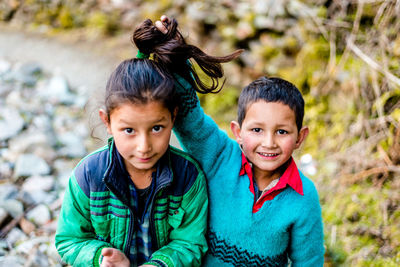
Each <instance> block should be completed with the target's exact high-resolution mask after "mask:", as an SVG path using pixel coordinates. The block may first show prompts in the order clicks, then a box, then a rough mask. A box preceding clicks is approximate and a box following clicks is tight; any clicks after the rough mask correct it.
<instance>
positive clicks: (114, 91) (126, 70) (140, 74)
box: [105, 59, 178, 116]
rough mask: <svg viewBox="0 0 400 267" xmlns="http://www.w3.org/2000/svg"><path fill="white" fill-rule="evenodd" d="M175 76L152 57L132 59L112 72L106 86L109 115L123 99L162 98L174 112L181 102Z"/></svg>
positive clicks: (156, 99) (131, 100)
mask: <svg viewBox="0 0 400 267" xmlns="http://www.w3.org/2000/svg"><path fill="white" fill-rule="evenodd" d="M176 99H177V98H176V97H175V90H174V80H173V77H172V76H171V75H170V74H169V73H168V72H167V71H166V70H165V69H163V68H162V67H161V66H159V65H158V64H157V63H156V62H154V61H152V60H148V59H146V60H144V59H128V60H125V61H123V62H122V63H121V64H119V65H118V67H117V68H116V69H115V70H114V72H113V73H112V74H111V76H110V78H109V79H108V82H107V86H106V97H105V107H106V112H107V114H108V116H110V113H111V112H112V111H113V110H114V109H115V108H116V107H118V105H120V104H121V103H124V102H127V101H128V102H131V103H138V104H145V103H148V102H150V101H160V102H161V103H163V104H164V106H165V107H166V108H167V109H168V110H169V111H170V112H171V114H173V111H174V109H175V108H176V107H177V106H178V103H177V100H176Z"/></svg>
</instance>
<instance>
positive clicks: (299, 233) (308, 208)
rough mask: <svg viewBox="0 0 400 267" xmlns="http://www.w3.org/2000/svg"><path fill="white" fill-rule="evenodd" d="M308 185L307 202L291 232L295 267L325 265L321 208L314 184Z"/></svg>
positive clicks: (305, 193)
mask: <svg viewBox="0 0 400 267" xmlns="http://www.w3.org/2000/svg"><path fill="white" fill-rule="evenodd" d="M307 183H308V184H309V185H311V186H310V187H309V188H308V189H307V191H304V197H306V201H305V203H304V205H303V208H301V212H300V213H299V214H300V215H299V218H298V220H297V221H296V222H295V223H294V225H293V227H292V231H291V242H290V250H289V258H290V260H291V261H292V266H294V267H298V266H315V267H317V266H323V265H324V252H325V248H324V236H323V235H324V234H323V225H322V215H321V206H320V203H319V197H318V193H317V190H316V188H315V187H314V184H313V183H312V182H311V181H307Z"/></svg>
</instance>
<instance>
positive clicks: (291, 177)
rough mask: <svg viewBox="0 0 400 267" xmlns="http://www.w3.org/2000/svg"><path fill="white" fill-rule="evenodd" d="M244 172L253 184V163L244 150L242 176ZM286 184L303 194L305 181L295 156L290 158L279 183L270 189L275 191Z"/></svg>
mask: <svg viewBox="0 0 400 267" xmlns="http://www.w3.org/2000/svg"><path fill="white" fill-rule="evenodd" d="M244 174H247V176H248V177H249V179H250V184H251V185H252V184H253V170H252V167H251V163H250V162H249V161H248V160H247V158H246V156H245V155H244V153H243V152H242V166H241V168H240V172H239V175H240V176H242V175H244ZM286 186H290V187H291V188H293V190H294V191H296V192H297V193H299V194H300V195H303V183H302V182H301V178H300V173H299V170H298V168H297V165H296V163H295V162H294V160H293V158H290V163H289V165H288V167H287V168H286V170H285V172H284V173H283V175H282V176H281V177H280V179H279V182H278V184H277V185H276V186H274V187H273V188H271V189H270V190H268V191H271V190H274V191H275V190H278V189H282V188H285V187H286ZM251 187H252V186H251ZM253 188H254V187H253ZM250 190H251V189H250ZM253 191H254V189H253ZM253 193H254V192H253Z"/></svg>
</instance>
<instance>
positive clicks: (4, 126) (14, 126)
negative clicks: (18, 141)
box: [0, 107, 24, 141]
mask: <svg viewBox="0 0 400 267" xmlns="http://www.w3.org/2000/svg"><path fill="white" fill-rule="evenodd" d="M23 126H24V119H23V118H22V117H21V115H20V114H19V112H18V110H16V109H14V108H9V107H0V129H1V131H0V141H3V140H7V139H9V138H10V137H12V136H15V135H16V134H18V133H19V132H20V131H21V130H22V128H23Z"/></svg>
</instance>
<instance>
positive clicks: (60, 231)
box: [55, 175, 112, 267]
mask: <svg viewBox="0 0 400 267" xmlns="http://www.w3.org/2000/svg"><path fill="white" fill-rule="evenodd" d="M55 245H56V248H57V250H58V252H59V254H60V256H61V257H62V260H63V261H65V262H66V263H68V264H71V265H73V266H82V267H83V266H99V257H100V252H101V249H102V248H104V247H112V246H111V245H110V244H108V243H106V242H103V241H100V240H97V239H95V233H94V230H93V227H92V225H91V221H90V209H89V198H88V197H87V196H86V195H85V194H84V193H83V191H82V189H81V188H80V186H79V184H78V182H77V180H76V177H75V176H74V175H72V176H71V178H70V180H69V185H68V187H67V189H66V192H65V195H64V200H63V204H62V207H61V212H60V216H59V219H58V227H57V232H56V236H55Z"/></svg>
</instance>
